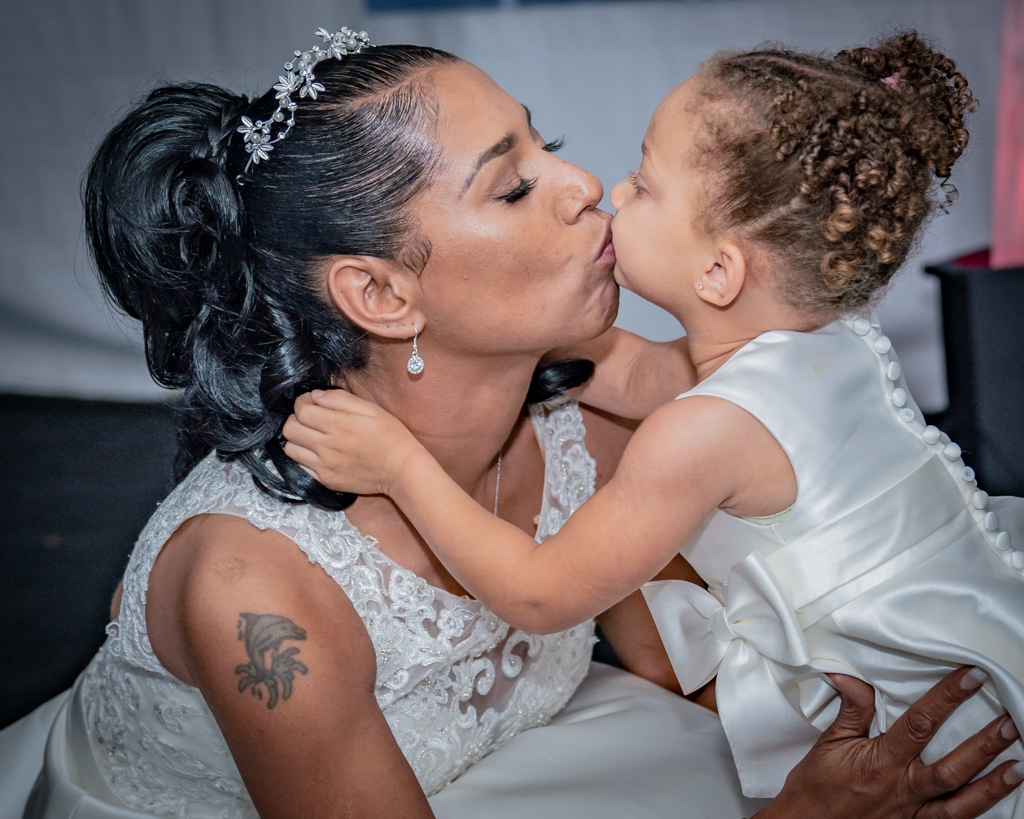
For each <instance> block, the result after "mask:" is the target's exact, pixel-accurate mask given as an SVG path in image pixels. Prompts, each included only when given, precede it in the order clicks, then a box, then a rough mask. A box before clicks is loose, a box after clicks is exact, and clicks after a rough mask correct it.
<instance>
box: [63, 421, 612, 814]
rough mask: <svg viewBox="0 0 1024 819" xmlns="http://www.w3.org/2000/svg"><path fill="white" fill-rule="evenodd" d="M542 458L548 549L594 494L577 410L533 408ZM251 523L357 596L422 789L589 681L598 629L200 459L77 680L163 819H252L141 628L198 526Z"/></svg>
mask: <svg viewBox="0 0 1024 819" xmlns="http://www.w3.org/2000/svg"><path fill="white" fill-rule="evenodd" d="M531 414H532V421H533V425H534V429H535V431H536V433H537V437H538V440H539V441H540V445H541V450H542V452H543V453H544V458H545V464H546V466H545V486H544V495H543V500H542V509H541V515H540V519H539V524H538V533H537V539H538V540H543V539H545V538H546V537H549V536H550V535H552V534H554V533H555V532H557V531H558V529H559V528H560V527H561V526H562V524H563V523H564V521H565V520H566V518H568V516H569V515H570V514H572V512H573V511H575V509H576V508H577V507H578V506H579V505H580V504H581V503H582V502H583V501H584V500H586V499H587V498H588V497H590V495H592V494H593V491H594V480H595V465H594V461H593V459H592V458H591V457H590V455H589V454H588V452H587V450H586V447H585V445H584V440H583V437H584V428H583V419H582V416H581V415H580V412H579V409H578V407H577V406H576V404H575V402H572V401H556V402H552V403H550V404H548V405H544V406H542V407H535V408H532V409H531ZM204 513H222V514H232V515H237V516H239V517H243V518H245V519H246V520H248V521H249V522H250V523H252V524H253V525H254V526H256V527H258V528H260V529H273V530H276V531H278V532H280V533H282V534H284V535H286V536H287V537H289V538H290V539H291V540H292V541H294V543H295V544H296V546H298V548H300V549H301V550H302V551H303V552H304V553H305V554H306V555H307V557H308V558H309V560H310V561H311V562H315V563H317V564H319V565H320V566H322V567H323V569H324V571H326V572H327V573H328V574H329V575H330V576H331V577H332V578H333V579H334V580H335V581H337V583H338V584H339V586H341V588H342V589H343V590H344V591H345V593H346V594H347V595H348V597H349V599H350V600H351V602H352V605H353V606H354V607H355V610H356V612H357V613H358V614H359V616H360V618H362V620H363V622H364V624H365V625H366V630H367V632H368V634H369V635H370V638H371V640H372V641H373V645H374V648H375V650H376V654H377V680H376V689H375V694H376V698H377V703H378V705H379V706H380V708H381V711H382V712H383V714H384V716H385V718H386V720H387V722H388V724H389V726H390V727H391V730H392V732H393V733H394V736H395V739H396V740H397V742H398V745H399V747H400V748H401V749H402V752H403V753H404V754H405V756H406V758H407V759H408V761H409V764H410V765H411V766H412V769H413V771H414V772H415V774H416V776H417V778H418V779H419V782H420V784H421V785H422V787H423V790H424V791H425V792H426V793H427V794H428V795H430V794H433V793H436V792H437V791H439V790H441V789H442V788H444V787H445V785H447V784H448V783H450V782H451V781H452V780H453V779H455V778H456V777H457V776H458V775H459V774H461V773H462V772H463V771H464V770H466V768H468V767H469V766H470V765H472V764H473V763H474V762H476V761H477V760H479V759H480V758H482V757H483V756H485V755H486V754H488V753H489V752H490V751H492V750H494V749H495V748H497V747H499V746H500V745H502V744H504V743H505V742H506V741H507V740H508V739H509V738H511V737H512V736H513V735H515V734H516V733H518V732H520V731H524V730H526V729H528V728H532V727H534V726H537V725H541V724H544V723H546V722H547V721H548V720H549V719H550V718H551V717H552V716H553V715H554V714H555V713H557V712H558V711H559V710H561V708H562V707H563V706H564V705H565V703H566V702H567V701H568V699H569V697H570V696H571V695H572V694H573V692H574V691H575V689H576V687H577V686H578V685H579V683H580V682H581V681H582V680H583V677H584V675H585V674H586V671H587V667H588V663H589V659H590V649H591V645H592V643H593V640H594V638H593V623H592V622H588V623H585V624H583V625H580V626H577V627H575V628H572V629H570V630H568V631H565V632H562V633H559V634H551V635H546V636H537V635H531V634H526V633H524V632H522V631H519V630H516V629H513V628H511V627H510V626H509V625H508V624H506V623H504V622H503V621H501V620H499V619H498V617H497V616H495V615H494V614H493V613H492V612H490V611H489V610H488V609H487V608H486V607H484V606H483V604H481V603H480V602H479V601H476V600H473V599H470V598H467V597H459V596H456V595H453V594H451V593H449V592H447V591H444V590H442V589H439V588H437V587H434V586H431V585H429V584H428V583H427V582H426V581H425V580H423V579H422V578H420V577H419V576H417V575H416V574H414V573H413V572H411V571H408V570H407V569H404V568H402V567H401V566H399V565H397V564H396V563H394V562H393V561H392V560H390V559H389V558H388V557H387V556H386V555H384V554H383V553H382V552H381V551H380V550H379V549H378V548H377V544H376V542H375V541H374V540H373V539H372V538H369V537H366V536H364V535H363V534H361V533H360V532H359V531H358V530H357V529H356V528H355V526H353V525H352V523H351V522H350V521H349V520H348V518H347V517H346V516H345V515H344V514H343V513H341V512H337V513H332V512H326V511H323V510H320V509H316V508H314V507H311V506H307V505H291V504H286V503H282V502H279V501H276V500H273V499H272V498H269V497H268V496H267V495H265V494H263V493H262V492H260V491H259V490H258V489H256V487H255V486H254V485H253V482H252V479H251V477H250V475H249V473H248V472H247V471H246V470H245V469H244V468H243V467H241V466H240V465H238V464H237V463H231V464H225V463H222V462H221V461H219V460H217V459H216V458H214V457H213V456H210V457H208V458H207V459H205V460H204V461H203V462H202V463H200V464H199V465H198V466H197V467H196V468H195V469H194V470H193V471H192V472H191V474H190V475H189V476H188V477H187V478H186V479H185V481H183V482H182V483H181V484H180V485H179V486H178V487H177V488H176V489H175V490H174V491H173V492H172V493H171V495H170V496H169V497H168V498H167V500H166V501H164V503H163V504H162V505H161V506H160V508H159V509H158V510H157V512H156V514H154V515H153V517H152V518H151V519H150V521H149V523H148V524H147V526H146V528H145V529H144V530H143V532H142V535H141V536H140V537H139V541H138V543H137V544H136V546H135V550H134V551H133V553H132V556H131V559H130V560H129V564H128V568H127V570H126V572H125V577H124V595H123V598H122V603H121V613H120V617H119V618H118V620H117V621H116V622H115V623H112V624H111V625H110V626H109V627H108V635H109V636H108V639H107V641H106V643H105V644H104V645H103V647H102V648H101V649H100V651H99V652H98V654H97V655H96V657H95V658H94V659H93V661H92V663H91V664H90V665H89V667H88V668H87V669H86V671H85V672H84V675H83V679H82V686H83V692H82V695H83V701H84V703H85V715H86V729H87V731H88V732H89V734H90V738H91V740H92V744H93V751H94V753H95V755H96V757H97V761H98V763H99V768H100V770H101V771H102V772H103V775H104V778H105V779H106V783H107V785H109V787H110V789H111V790H112V791H113V793H114V794H116V796H117V797H118V798H119V799H121V800H122V801H123V802H125V803H126V804H127V805H129V806H131V807H133V808H136V809H139V810H144V811H148V812H151V813H155V814H158V815H161V816H189V817H224V819H226V818H227V817H249V816H255V815H256V813H255V810H254V808H253V806H252V803H251V801H250V800H249V798H248V795H247V793H246V790H245V786H244V785H243V783H242V780H241V778H240V776H239V774H238V771H237V769H236V767H235V765H234V762H233V760H232V758H231V755H230V753H229V751H228V748H227V745H226V743H225V741H224V739H223V737H222V735H221V733H220V731H219V729H218V728H217V725H216V723H215V721H214V719H213V716H212V714H211V713H210V710H209V709H208V708H207V706H206V703H205V702H204V700H203V698H202V696H201V695H200V694H199V691H198V690H197V689H195V688H193V687H191V686H188V685H185V684H184V683H182V682H181V681H179V680H177V679H176V678H175V677H173V676H172V675H171V674H170V673H168V672H167V670H166V669H164V668H163V666H162V665H161V664H160V661H159V660H158V659H157V658H156V656H155V655H154V653H153V649H152V646H151V645H150V642H149V637H148V635H147V633H146V620H145V605H146V587H147V583H148V578H149V573H150V570H151V568H152V567H153V564H154V563H155V561H156V558H157V555H158V554H159V552H160V549H161V548H162V546H163V544H164V543H165V542H166V541H167V539H168V538H169V537H170V536H171V534H172V533H173V532H174V531H175V529H177V527H178V526H180V525H181V523H182V522H184V521H185V520H187V519H188V518H191V517H194V516H196V515H200V514H204Z"/></svg>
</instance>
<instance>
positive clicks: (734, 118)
mask: <svg viewBox="0 0 1024 819" xmlns="http://www.w3.org/2000/svg"><path fill="white" fill-rule="evenodd" d="M698 77H699V88H700V91H699V95H698V98H699V100H700V103H699V104H700V111H701V114H702V116H703V120H704V125H705V134H704V136H703V138H702V139H700V140H699V141H698V146H697V149H698V156H699V158H700V162H701V166H702V168H705V169H707V170H708V171H710V173H711V174H713V176H712V179H713V182H712V183H711V185H709V188H710V190H709V194H708V198H707V201H706V202H705V206H704V208H703V214H702V217H703V219H702V221H703V228H704V229H705V230H706V231H707V232H708V233H709V234H712V235H716V234H720V233H722V232H725V231H729V232H738V233H739V235H740V236H741V237H742V239H743V240H745V241H747V242H749V243H751V244H752V245H753V247H754V248H755V249H756V250H757V251H760V255H759V256H758V257H757V258H763V259H764V261H765V262H766V263H767V266H768V267H769V268H770V269H771V270H772V272H773V273H774V274H775V276H776V279H777V281H778V283H779V285H780V287H781V289H782V294H783V297H784V298H785V299H786V300H787V302H788V303H790V304H791V305H792V306H794V307H796V308H797V309H800V310H802V311H805V312H808V313H811V314H813V315H816V316H819V317H822V318H830V317H834V316H836V315H839V314H842V313H847V312H850V311H853V310H857V309H858V308H861V307H863V306H864V305H866V304H867V303H868V302H869V301H870V300H871V297H872V295H873V294H875V293H876V292H877V291H879V289H880V288H882V287H883V286H884V285H886V284H887V283H888V282H889V280H890V278H891V277H892V275H893V274H894V273H895V272H896V271H897V270H898V269H899V267H900V265H901V264H902V263H903V261H904V259H905V258H906V256H907V253H908V251H909V250H910V248H911V247H912V245H913V242H914V238H915V236H916V235H917V233H918V230H919V228H920V227H921V225H922V223H923V222H924V220H925V219H926V217H927V216H928V215H929V214H930V213H931V212H932V211H933V210H934V208H935V205H936V204H938V207H939V208H940V209H941V210H943V211H945V210H947V209H948V207H949V205H950V204H951V203H952V201H953V200H954V198H955V197H956V189H955V188H954V187H953V185H951V184H950V182H949V176H950V172H951V170H952V167H953V163H954V162H955V161H956V160H957V159H958V158H959V157H960V155H961V154H962V153H963V152H964V149H965V148H966V146H967V141H968V133H967V128H966V127H965V124H964V118H965V113H966V112H968V111H973V110H975V108H976V103H975V102H974V99H973V96H972V94H971V91H970V89H969V88H968V87H967V80H966V78H965V77H964V75H963V74H962V73H960V72H959V71H958V70H957V68H956V64H955V63H954V62H953V61H952V60H951V59H949V58H948V57H946V56H944V55H943V54H940V53H939V52H937V51H935V50H934V49H933V48H932V47H931V46H930V45H929V44H928V43H926V42H925V41H924V40H922V39H921V38H920V37H919V36H918V34H917V32H915V31H908V32H905V33H902V34H899V35H897V36H894V37H891V38H889V39H887V40H884V41H882V42H880V43H878V44H877V45H875V46H873V47H867V48H855V49H851V50H848V51H841V52H839V53H838V54H836V55H835V57H833V58H828V57H823V56H819V55H812V54H801V53H797V52H792V51H785V50H781V49H775V48H766V49H762V50H759V51H753V52H747V53H739V54H733V53H720V54H718V55H716V56H714V57H712V58H711V59H710V60H708V61H707V62H706V63H705V64H704V65H703V66H702V67H701V70H700V72H699V74H698ZM933 177H935V178H938V180H939V183H940V184H939V186H938V187H939V190H940V191H941V194H940V196H938V197H937V196H936V194H935V191H934V189H933V188H932V179H933ZM937 199H938V200H939V201H938V202H936V200H937Z"/></svg>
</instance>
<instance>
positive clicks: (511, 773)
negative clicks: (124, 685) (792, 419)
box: [0, 663, 764, 819]
mask: <svg viewBox="0 0 1024 819" xmlns="http://www.w3.org/2000/svg"><path fill="white" fill-rule="evenodd" d="M76 697H77V690H76V689H74V688H73V689H71V691H69V692H65V693H64V694H61V695H60V696H58V697H56V698H54V699H53V700H51V701H50V702H48V703H46V704H45V705H42V706H40V707H39V708H38V709H36V710H35V711H33V712H32V713H31V714H29V715H28V716H27V717H25V718H24V719H22V720H20V721H19V722H16V723H15V724H14V725H11V726H10V727H8V728H6V729H4V730H3V731H0V819H23V817H25V818H26V819H152V818H151V817H150V816H149V814H142V813H139V812H137V811H134V810H131V809H129V808H126V807H124V806H123V805H122V804H121V803H120V802H119V801H118V800H117V798H116V797H114V796H113V794H112V793H111V792H110V790H109V789H108V788H107V787H106V785H105V783H104V782H103V779H102V777H101V776H100V775H99V771H98V769H97V768H96V765H95V763H94V762H93V760H92V753H91V751H90V750H89V748H88V738H87V737H86V736H85V732H84V725H83V724H82V722H81V716H80V715H81V706H80V704H79V703H77V699H76ZM430 804H431V807H432V808H433V810H434V813H435V814H436V816H437V817H438V819H479V817H481V816H486V817H488V819H523V817H538V819H543V817H552V819H554V817H559V819H605V818H606V819H656V817H657V818H660V817H664V819H669V817H671V818H672V819H738V817H741V816H750V815H752V814H753V813H754V812H755V811H756V810H757V809H758V808H759V807H760V806H761V805H763V804H764V803H763V802H761V801H759V800H751V799H745V798H744V797H743V796H742V795H741V793H740V785H739V780H738V778H737V775H736V769H735V767H734V765H733V762H732V756H731V755H730V752H729V746H728V743H727V742H726V739H725V734H724V732H723V731H722V726H721V723H720V722H719V721H718V718H717V717H716V716H715V715H714V714H712V713H711V712H709V711H707V710H705V709H704V708H701V707H700V706H699V705H695V704H693V703H692V702H689V701H687V700H684V699H681V698H679V697H676V696H674V695H673V694H670V693H668V692H667V691H664V690H662V689H661V688H658V687H657V686H655V685H653V684H651V683H649V682H647V681H646V680H642V679H640V678H639V677H636V676H634V675H632V674H628V673H626V672H624V671H620V670H618V669H614V668H611V667H609V666H606V665H601V664H600V663H594V664H592V665H591V668H590V673H589V674H588V675H587V678H586V680H584V682H583V684H582V685H581V686H580V688H579V690H578V691H577V692H576V695H575V696H574V697H573V699H572V700H571V701H570V702H569V704H568V706H566V708H565V709H564V710H563V711H562V712H561V713H560V714H558V715H557V716H556V717H555V718H554V719H553V720H552V722H551V724H550V725H547V726H545V727H542V728H534V729H533V730H530V731H526V732H524V733H522V734H519V735H517V736H516V737H514V738H513V739H512V740H511V741H510V742H509V743H508V744H507V745H505V746H504V747H502V748H499V749H498V750H497V751H495V752H494V753H492V754H491V755H490V756H488V757H486V758H485V759H483V760H482V761H480V762H478V763H477V764H476V765H474V766H473V767H472V768H470V769H469V770H468V771H467V772H466V773H464V774H463V775H462V776H461V777H459V779H457V780H456V781H455V782H454V783H452V784H451V785H449V786H448V787H447V788H445V790H443V791H441V792H440V793H438V794H436V795H435V796H433V797H432V798H431V799H430ZM26 806H27V807H26Z"/></svg>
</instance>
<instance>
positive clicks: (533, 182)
mask: <svg viewBox="0 0 1024 819" xmlns="http://www.w3.org/2000/svg"><path fill="white" fill-rule="evenodd" d="M535 187H537V177H534V178H533V179H520V180H519V186H518V187H517V188H516V189H515V190H514V191H509V192H508V193H506V194H505V195H504V196H502V197H501V198H502V199H503V200H504V201H506V202H508V203H509V204H510V205H512V204H515V203H516V202H518V201H519V200H520V199H522V198H523V197H524V196H526V195H528V194H529V193H531V192H532V191H533V189H534V188H535Z"/></svg>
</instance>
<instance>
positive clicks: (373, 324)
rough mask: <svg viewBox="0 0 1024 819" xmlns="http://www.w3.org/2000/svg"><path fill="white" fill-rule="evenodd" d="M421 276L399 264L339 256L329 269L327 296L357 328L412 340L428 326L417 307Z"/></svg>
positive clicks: (366, 257)
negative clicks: (416, 333) (424, 326)
mask: <svg viewBox="0 0 1024 819" xmlns="http://www.w3.org/2000/svg"><path fill="white" fill-rule="evenodd" d="M419 290H420V288H419V277H418V276H417V275H416V274H415V273H413V272H412V271H411V270H409V269H408V268H407V267H404V266H403V265H401V264H400V263H398V262H394V261H389V260H387V259H379V258H376V257H374V256H338V257H336V258H335V259H333V260H332V261H331V263H330V266H329V267H328V268H327V294H328V297H329V298H330V300H331V301H332V302H333V303H334V305H335V306H336V307H337V308H338V309H339V310H341V312H343V313H344V314H345V315H346V316H347V317H348V319H349V320H350V321H351V322H352V323H353V324H355V325H357V326H359V327H362V328H363V329H364V330H366V331H368V332H370V333H373V334H374V335H378V336H383V337H384V338H409V337H411V336H412V335H413V333H414V328H415V331H418V332H422V331H423V325H424V324H425V323H426V322H425V319H424V317H423V313H422V312H420V310H419V308H418V307H417V297H418V295H419Z"/></svg>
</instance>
